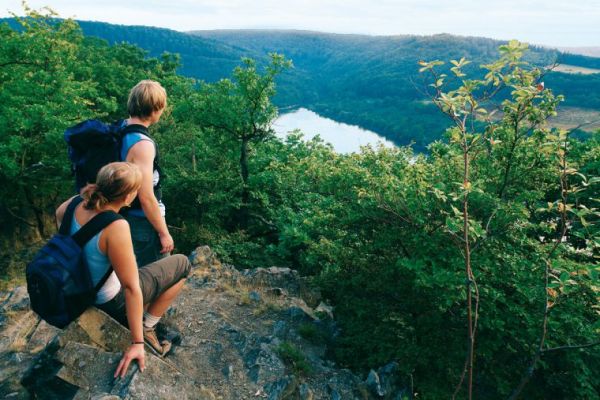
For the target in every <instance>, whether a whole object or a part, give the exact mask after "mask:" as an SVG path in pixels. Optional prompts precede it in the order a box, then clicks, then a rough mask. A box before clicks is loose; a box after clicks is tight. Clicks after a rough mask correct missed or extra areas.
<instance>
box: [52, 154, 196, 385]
mask: <svg viewBox="0 0 600 400" xmlns="http://www.w3.org/2000/svg"><path fill="white" fill-rule="evenodd" d="M141 184H142V174H141V172H140V169H139V168H138V167H137V166H136V165H135V164H131V163H126V162H115V163H111V164H108V165H106V166H104V167H103V168H102V169H101V170H100V171H99V172H98V177H97V178H96V183H95V184H90V185H88V186H86V187H85V188H84V189H83V190H82V194H81V196H82V197H83V202H82V203H81V204H80V205H78V206H77V207H76V208H75V212H74V213H73V220H72V223H71V234H74V233H75V232H76V231H77V230H79V229H80V228H81V227H82V226H83V225H85V224H86V223H87V222H88V221H90V220H91V219H92V218H93V217H94V216H95V215H97V214H99V213H101V212H103V211H109V210H111V211H114V212H119V210H120V209H121V208H123V207H128V206H129V205H130V204H131V202H132V201H133V200H134V199H135V197H136V196H137V192H138V190H139V188H140V186H141ZM75 197H77V196H75ZM75 197H73V198H71V199H69V200H67V201H65V202H64V203H63V204H61V206H60V207H59V208H58V209H57V210H56V219H57V223H58V225H60V224H61V222H62V219H63V217H64V215H65V211H66V209H67V207H68V205H69V203H70V202H71V201H72V200H73V199H74V198H75ZM83 250H84V254H85V257H86V261H87V264H88V267H89V268H90V275H91V277H92V281H93V284H94V285H98V284H100V282H101V281H102V279H103V278H105V279H106V280H105V281H104V283H103V284H102V286H101V287H100V289H99V290H98V292H97V295H96V301H95V305H96V307H98V308H99V309H101V310H103V311H105V312H107V313H108V314H109V315H111V316H112V317H113V318H115V319H117V320H118V321H119V322H121V323H122V324H123V325H126V326H128V327H129V329H130V331H131V345H130V346H129V348H128V349H127V350H126V351H125V353H124V355H123V358H122V359H121V362H120V363H119V366H118V367H117V370H116V371H115V377H116V376H121V377H123V376H125V373H126V372H127V369H128V367H129V364H130V363H131V361H133V360H137V361H138V364H139V367H140V370H142V371H143V370H144V368H145V356H144V341H145V342H146V343H148V344H149V345H150V346H151V347H152V348H153V349H154V350H156V352H157V353H158V354H160V355H165V354H166V353H167V352H168V351H169V349H170V348H171V346H170V343H169V342H167V341H162V342H161V341H159V340H158V338H157V337H156V332H155V329H154V328H155V326H156V324H157V323H158V321H159V320H160V318H161V317H162V315H163V314H164V313H165V311H166V310H167V309H168V308H169V306H170V304H171V303H172V302H173V300H174V299H175V297H176V296H177V294H178V293H179V291H180V290H181V288H182V287H183V284H184V282H185V278H186V277H187V275H188V274H189V271H190V263H189V261H188V259H187V257H185V256H183V255H181V254H179V255H173V256H169V257H165V258H162V259H160V260H158V261H156V262H153V263H151V264H148V265H145V266H141V268H139V269H138V266H137V264H136V258H135V255H134V252H133V244H132V241H131V233H130V230H129V224H128V223H127V221H126V220H124V219H119V220H117V221H114V222H112V223H111V224H110V225H108V226H107V227H106V228H104V229H103V230H102V231H100V232H99V233H98V234H97V235H96V236H94V237H93V238H92V239H91V240H90V241H89V242H87V244H86V245H85V246H84V249H83ZM111 268H112V272H110V274H109V271H110V269H111ZM107 274H109V275H108V278H106V276H107ZM145 306H147V311H146V312H144V307H145Z"/></svg>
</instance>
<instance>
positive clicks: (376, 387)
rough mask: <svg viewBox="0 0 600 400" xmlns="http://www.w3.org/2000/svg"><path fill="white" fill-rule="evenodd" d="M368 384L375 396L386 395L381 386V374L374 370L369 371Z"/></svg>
mask: <svg viewBox="0 0 600 400" xmlns="http://www.w3.org/2000/svg"><path fill="white" fill-rule="evenodd" d="M366 384H367V388H369V390H370V391H371V393H373V394H374V395H375V396H379V397H383V396H384V395H385V392H384V391H383V389H382V388H381V382H380V380H379V375H378V374H377V372H375V371H374V370H371V371H369V376H368V377H367V382H366Z"/></svg>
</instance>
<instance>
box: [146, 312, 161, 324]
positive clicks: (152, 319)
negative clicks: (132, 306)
mask: <svg viewBox="0 0 600 400" xmlns="http://www.w3.org/2000/svg"><path fill="white" fill-rule="evenodd" d="M158 321H160V317H155V316H154V315H152V314H150V313H149V312H148V311H144V328H154V327H155V326H156V324H158Z"/></svg>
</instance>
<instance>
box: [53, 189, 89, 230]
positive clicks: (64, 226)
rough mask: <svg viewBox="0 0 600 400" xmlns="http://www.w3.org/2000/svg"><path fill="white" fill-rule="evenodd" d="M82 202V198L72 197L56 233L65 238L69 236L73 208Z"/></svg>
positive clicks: (73, 215)
mask: <svg viewBox="0 0 600 400" xmlns="http://www.w3.org/2000/svg"><path fill="white" fill-rule="evenodd" d="M82 201H83V198H82V197H81V196H79V195H77V196H75V197H73V200H71V202H70V203H69V205H68V206H67V210H66V211H65V214H64V215H63V219H62V222H61V224H60V228H59V229H58V233H60V234H61V235H65V236H70V235H71V223H72V221H73V218H75V208H76V207H77V206H78V205H79V203H81V202H82Z"/></svg>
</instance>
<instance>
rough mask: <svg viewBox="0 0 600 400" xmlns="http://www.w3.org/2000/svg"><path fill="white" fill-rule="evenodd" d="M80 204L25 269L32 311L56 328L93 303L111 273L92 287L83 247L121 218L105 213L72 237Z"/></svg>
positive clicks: (72, 206)
mask: <svg viewBox="0 0 600 400" xmlns="http://www.w3.org/2000/svg"><path fill="white" fill-rule="evenodd" d="M81 201H82V198H81V197H80V196H77V197H75V198H74V199H73V200H72V201H71V203H70V204H69V206H68V207H67V210H66V212H65V215H64V217H63V221H62V224H61V226H60V229H59V231H58V233H57V234H55V235H54V236H53V237H52V238H51V239H50V241H49V242H48V243H47V244H46V245H45V246H44V247H42V249H41V250H40V251H39V252H38V253H37V254H36V256H35V258H34V260H33V261H32V262H30V263H29V264H27V268H26V277H27V291H28V293H29V299H30V302H31V309H32V310H33V311H35V312H36V313H37V314H38V315H39V316H40V317H41V318H42V319H43V320H45V321H46V322H48V323H49V324H51V325H54V326H56V327H58V328H64V327H65V326H67V325H68V324H69V323H70V322H71V321H73V320H74V319H76V318H77V317H78V316H79V315H81V313H83V312H84V311H85V309H86V308H87V307H89V306H90V305H92V304H93V303H94V300H95V298H96V293H97V292H98V290H100V288H101V287H102V285H104V283H105V282H106V280H107V279H108V277H109V276H110V274H111V272H112V267H109V269H108V271H107V272H106V274H105V275H104V277H103V278H102V279H101V280H100V282H99V283H98V284H97V285H96V286H94V285H93V284H92V278H91V276H90V271H89V268H88V266H87V262H86V261H85V255H84V253H83V246H84V245H85V244H86V243H87V242H88V241H89V240H90V239H91V238H92V237H94V236H95V235H96V234H97V233H98V232H100V231H101V230H102V229H104V228H106V227H107V226H108V225H109V224H111V223H112V222H114V221H116V220H118V219H121V218H123V217H121V216H120V215H119V214H117V213H115V212H113V211H104V212H102V213H100V214H98V215H96V216H94V217H93V218H92V219H91V220H90V221H89V222H88V223H86V224H84V225H83V226H82V227H81V229H79V230H78V231H77V232H76V233H75V234H74V235H72V236H71V235H70V234H69V232H70V230H71V223H72V220H73V218H74V212H75V207H77V205H78V204H79V203H81Z"/></svg>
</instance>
